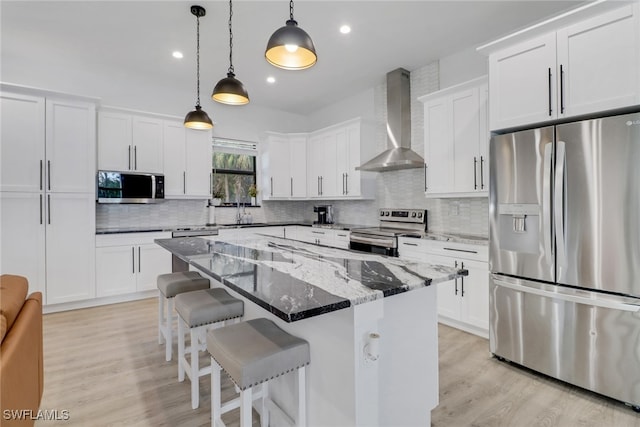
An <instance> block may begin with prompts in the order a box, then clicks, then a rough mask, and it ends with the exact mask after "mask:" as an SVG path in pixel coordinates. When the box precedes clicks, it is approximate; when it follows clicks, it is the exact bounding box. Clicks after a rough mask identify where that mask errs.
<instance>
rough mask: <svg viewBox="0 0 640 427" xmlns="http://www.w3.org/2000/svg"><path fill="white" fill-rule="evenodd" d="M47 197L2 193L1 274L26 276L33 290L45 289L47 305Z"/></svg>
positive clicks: (0, 205)
mask: <svg viewBox="0 0 640 427" xmlns="http://www.w3.org/2000/svg"><path fill="white" fill-rule="evenodd" d="M28 129H29V128H28V127H27V128H25V130H28ZM43 197H44V196H43V194H42V193H14V192H0V235H1V236H2V238H0V269H1V271H0V273H2V274H16V275H18V276H24V277H26V278H27V280H28V281H29V292H34V291H40V292H42V293H43V298H45V300H44V303H45V304H46V292H45V289H46V287H45V283H46V272H45V244H44V242H45V225H44V220H45V215H44V200H43Z"/></svg>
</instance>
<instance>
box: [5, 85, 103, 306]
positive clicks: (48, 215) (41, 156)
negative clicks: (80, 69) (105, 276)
mask: <svg viewBox="0 0 640 427" xmlns="http://www.w3.org/2000/svg"><path fill="white" fill-rule="evenodd" d="M0 116H1V123H0V124H1V139H0V143H1V147H0V167H1V172H0V234H1V235H2V238H1V239H0V240H1V244H0V272H1V273H2V274H17V275H21V276H25V277H26V278H27V279H28V280H29V292H34V291H42V293H43V298H44V303H45V304H57V303H65V302H70V301H77V300H83V299H87V298H93V297H95V253H94V251H92V250H88V248H93V247H95V186H94V185H95V184H94V182H95V172H96V171H95V162H94V161H91V160H89V161H87V160H88V159H95V155H96V152H95V150H96V135H95V132H96V124H95V120H96V119H95V117H96V104H95V102H94V100H92V99H90V98H79V97H61V96H58V95H55V96H54V95H53V94H50V93H47V92H42V93H40V92H38V91H35V90H32V91H30V90H26V89H24V90H15V91H14V90H12V88H11V87H10V86H5V85H3V86H2V91H1V92H0Z"/></svg>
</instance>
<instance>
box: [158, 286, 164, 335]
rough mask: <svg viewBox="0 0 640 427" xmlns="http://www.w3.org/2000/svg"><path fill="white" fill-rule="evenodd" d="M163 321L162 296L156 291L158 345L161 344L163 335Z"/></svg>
mask: <svg viewBox="0 0 640 427" xmlns="http://www.w3.org/2000/svg"><path fill="white" fill-rule="evenodd" d="M163 321H164V295H162V292H160V291H158V344H162V343H163V342H164V341H163V338H164V333H163V332H162V323H163Z"/></svg>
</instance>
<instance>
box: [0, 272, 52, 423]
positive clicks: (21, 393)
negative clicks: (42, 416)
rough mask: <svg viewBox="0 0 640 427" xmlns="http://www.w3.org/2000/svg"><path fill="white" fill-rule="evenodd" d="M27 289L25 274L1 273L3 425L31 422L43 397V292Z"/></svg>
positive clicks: (0, 411)
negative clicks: (31, 291) (29, 291)
mask: <svg viewBox="0 0 640 427" xmlns="http://www.w3.org/2000/svg"><path fill="white" fill-rule="evenodd" d="M27 291H28V282H27V279H26V278H24V277H21V276H13V275H9V274H3V275H2V276H0V426H1V427H12V426H32V425H33V424H34V422H35V420H34V418H35V417H36V416H37V415H38V409H39V408H40V401H41V399H42V391H43V384H44V382H43V367H42V362H43V360H42V293H41V292H34V293H32V294H31V295H29V296H28V297H27ZM17 413H19V414H21V415H20V416H16V415H15V414H17Z"/></svg>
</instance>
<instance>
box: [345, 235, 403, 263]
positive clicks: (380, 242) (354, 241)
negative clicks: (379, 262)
mask: <svg viewBox="0 0 640 427" xmlns="http://www.w3.org/2000/svg"><path fill="white" fill-rule="evenodd" d="M349 249H353V250H356V251H361V252H368V253H373V254H380V255H388V256H396V257H397V256H398V245H397V239H396V238H395V237H382V236H376V237H373V236H370V235H362V234H357V233H354V232H353V231H352V232H351V235H350V237H349Z"/></svg>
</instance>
